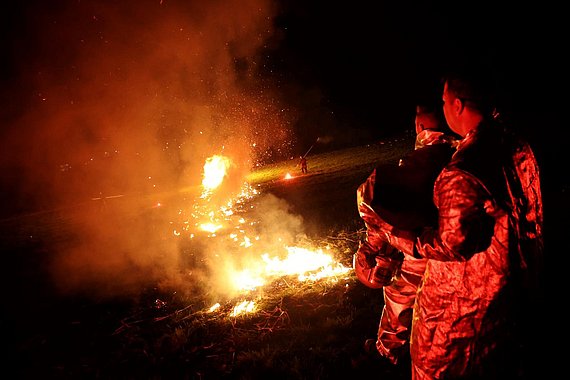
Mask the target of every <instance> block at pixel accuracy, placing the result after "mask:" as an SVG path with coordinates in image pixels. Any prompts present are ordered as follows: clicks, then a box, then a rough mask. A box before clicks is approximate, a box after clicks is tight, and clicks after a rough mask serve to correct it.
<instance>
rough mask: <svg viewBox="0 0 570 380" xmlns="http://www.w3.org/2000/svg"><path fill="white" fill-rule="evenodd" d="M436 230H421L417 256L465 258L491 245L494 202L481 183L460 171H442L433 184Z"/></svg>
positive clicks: (449, 259)
mask: <svg viewBox="0 0 570 380" xmlns="http://www.w3.org/2000/svg"><path fill="white" fill-rule="evenodd" d="M434 193H435V201H436V205H437V207H438V213H439V218H438V220H439V222H438V223H439V226H438V229H437V230H434V229H433V228H432V229H429V228H427V229H424V230H423V232H422V234H421V235H420V236H419V237H418V239H417V241H416V244H415V249H416V255H419V256H421V257H426V258H429V259H434V260H440V261H465V260H469V259H470V258H471V257H472V256H473V255H474V254H476V253H477V252H481V251H484V250H485V249H487V248H488V247H489V245H490V244H491V239H492V237H493V233H494V228H495V218H494V217H493V215H492V214H493V213H494V212H495V210H496V207H495V205H494V202H493V201H492V198H491V196H490V194H489V192H488V191H487V189H486V188H485V187H484V186H483V185H482V184H481V182H480V181H479V180H478V179H477V178H475V177H474V176H472V175H471V174H469V173H466V172H463V171H461V170H444V171H443V172H442V174H441V175H440V177H439V178H438V181H437V182H436V184H435V191H434Z"/></svg>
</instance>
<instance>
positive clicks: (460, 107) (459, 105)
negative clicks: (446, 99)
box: [453, 98, 465, 114]
mask: <svg viewBox="0 0 570 380" xmlns="http://www.w3.org/2000/svg"><path fill="white" fill-rule="evenodd" d="M464 107H465V104H463V102H462V101H461V99H459V98H455V99H454V100H453V108H454V109H455V113H457V114H460V113H461V111H463V108H464Z"/></svg>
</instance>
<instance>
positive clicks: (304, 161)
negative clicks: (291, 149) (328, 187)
mask: <svg viewBox="0 0 570 380" xmlns="http://www.w3.org/2000/svg"><path fill="white" fill-rule="evenodd" d="M299 166H300V167H301V173H303V174H307V158H306V157H305V156H301V159H300V160H299Z"/></svg>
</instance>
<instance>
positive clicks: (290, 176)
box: [285, 173, 293, 179]
mask: <svg viewBox="0 0 570 380" xmlns="http://www.w3.org/2000/svg"><path fill="white" fill-rule="evenodd" d="M291 178H293V176H292V175H291V173H287V174H285V179H291Z"/></svg>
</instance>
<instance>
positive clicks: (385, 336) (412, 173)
mask: <svg viewBox="0 0 570 380" xmlns="http://www.w3.org/2000/svg"><path fill="white" fill-rule="evenodd" d="M437 111H438V110H437V109H436V108H435V105H433V106H428V105H427V104H420V105H418V106H417V107H416V117H415V131H416V140H415V144H414V150H413V151H412V152H410V153H409V154H407V155H406V156H405V157H403V158H402V159H401V160H400V162H399V163H398V164H397V165H396V164H394V163H390V164H384V165H380V166H378V167H377V168H376V169H375V170H374V171H373V172H372V174H371V175H370V177H368V179H367V180H366V181H365V182H364V183H363V184H362V185H361V186H360V187H359V189H358V191H357V196H358V210H359V213H360V216H361V217H362V218H363V220H364V221H365V222H366V227H367V237H366V240H365V241H364V242H362V243H361V245H360V247H359V249H358V251H357V253H356V255H355V258H354V259H355V260H354V269H355V272H356V274H357V277H358V279H359V280H360V281H361V282H362V283H363V284H364V285H366V286H368V287H370V288H375V289H380V288H383V291H384V307H383V310H382V315H381V318H380V324H379V326H378V335H377V339H369V340H367V341H366V342H365V349H366V351H367V352H368V353H371V350H373V349H376V350H377V351H378V353H380V355H382V356H384V357H386V358H387V359H388V360H390V362H392V363H393V364H397V363H398V362H399V361H400V359H401V358H403V357H405V356H408V354H409V337H410V330H411V325H412V314H413V306H414V302H415V299H416V292H417V289H418V286H419V285H420V282H421V280H422V278H423V274H424V270H425V267H426V262H427V260H426V259H423V258H414V257H410V256H406V255H403V254H402V253H401V252H399V251H398V250H397V249H396V248H394V247H392V246H390V245H389V244H387V243H386V242H384V241H383V240H382V239H379V237H378V235H377V232H378V231H377V230H376V228H375V222H374V221H375V219H376V218H377V215H379V216H380V217H382V218H384V220H389V221H390V222H391V223H393V224H394V225H397V226H399V227H400V228H403V229H409V230H417V229H419V228H422V227H424V226H428V225H429V226H436V225H437V209H436V208H435V205H434V204H433V200H432V198H433V184H434V182H435V179H436V177H437V176H438V174H439V172H440V171H441V170H442V169H443V167H444V166H445V165H446V164H447V163H448V162H449V160H450V159H451V155H452V154H453V152H454V151H455V147H454V144H455V139H454V137H453V136H452V133H451V131H449V130H448V128H447V127H446V125H445V123H444V121H443V114H441V112H437Z"/></svg>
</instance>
